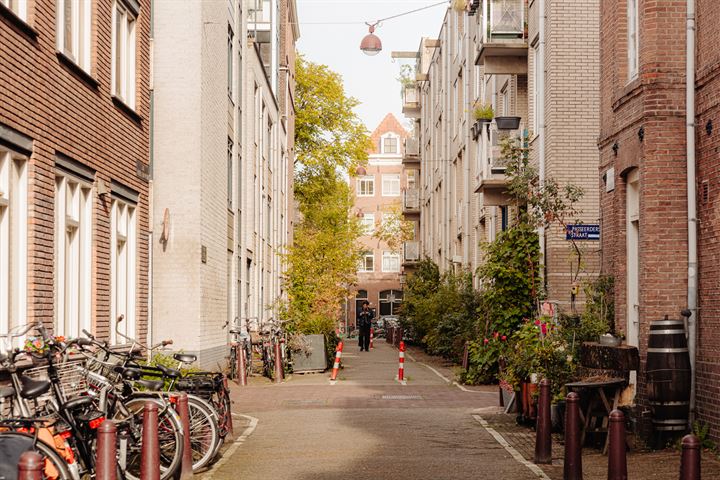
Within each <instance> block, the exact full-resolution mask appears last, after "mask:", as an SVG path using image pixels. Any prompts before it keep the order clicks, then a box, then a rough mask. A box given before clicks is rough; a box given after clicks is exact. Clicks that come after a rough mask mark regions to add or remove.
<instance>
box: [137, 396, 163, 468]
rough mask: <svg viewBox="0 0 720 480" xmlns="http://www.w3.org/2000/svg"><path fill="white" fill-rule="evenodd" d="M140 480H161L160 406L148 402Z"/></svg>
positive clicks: (144, 416)
mask: <svg viewBox="0 0 720 480" xmlns="http://www.w3.org/2000/svg"><path fill="white" fill-rule="evenodd" d="M140 478H142V480H160V442H159V440H158V405H157V403H155V402H146V403H145V411H144V413H143V430H142V454H141V456H140Z"/></svg>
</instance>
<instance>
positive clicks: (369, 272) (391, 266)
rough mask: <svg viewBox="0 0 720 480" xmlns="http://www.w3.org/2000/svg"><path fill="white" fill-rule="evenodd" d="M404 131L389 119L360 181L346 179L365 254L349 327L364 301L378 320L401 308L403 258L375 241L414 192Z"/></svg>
mask: <svg viewBox="0 0 720 480" xmlns="http://www.w3.org/2000/svg"><path fill="white" fill-rule="evenodd" d="M407 135H408V134H407V131H406V130H405V128H403V126H402V125H401V124H400V122H399V121H398V120H397V118H395V116H394V115H393V114H390V113H389V114H387V115H386V116H385V118H384V119H383V120H382V122H380V125H378V126H377V128H376V129H375V130H374V131H373V132H372V134H371V136H370V138H371V140H372V144H373V148H372V150H370V152H368V153H369V156H368V165H367V168H366V169H365V170H366V171H365V172H364V173H363V174H362V175H358V176H357V177H355V178H351V179H350V188H351V190H352V192H353V195H354V209H355V212H354V213H355V215H357V216H358V217H359V218H360V221H361V223H362V225H363V229H364V231H363V233H364V235H363V236H362V237H360V242H361V243H362V245H363V246H364V249H365V250H364V252H363V256H362V260H361V262H360V266H359V269H358V283H357V293H356V298H355V302H354V304H352V305H349V308H348V310H347V312H348V313H347V314H348V325H354V324H355V315H356V312H357V310H358V309H359V308H361V306H362V302H363V301H365V300H367V301H368V302H370V307H371V308H373V309H375V313H376V316H377V317H382V316H386V315H397V314H398V309H399V307H400V304H401V303H402V289H401V285H400V270H401V263H402V259H401V254H402V252H400V251H399V250H400V249H399V248H398V249H396V250H397V251H395V250H393V249H392V248H391V247H390V246H389V245H388V244H387V243H386V242H384V241H382V240H380V239H378V238H377V237H376V236H373V235H374V234H375V233H376V230H377V229H378V228H381V225H382V224H383V222H387V221H397V220H398V219H399V214H400V212H401V211H402V210H403V205H405V204H406V200H407V199H408V196H409V195H412V192H415V191H416V182H417V179H416V178H415V177H414V176H413V175H412V174H410V175H409V174H408V173H407V172H405V173H403V165H402V159H403V146H404V142H405V140H406V138H407Z"/></svg>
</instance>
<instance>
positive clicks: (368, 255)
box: [358, 250, 375, 273]
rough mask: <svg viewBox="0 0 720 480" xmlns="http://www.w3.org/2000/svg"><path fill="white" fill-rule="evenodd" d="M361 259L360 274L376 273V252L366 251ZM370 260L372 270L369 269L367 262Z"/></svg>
mask: <svg viewBox="0 0 720 480" xmlns="http://www.w3.org/2000/svg"><path fill="white" fill-rule="evenodd" d="M360 255H361V259H360V265H359V268H358V272H359V273H373V272H375V252H373V251H370V250H369V251H365V252H362V253H361V254H360ZM368 259H369V260H370V264H371V265H370V268H369V269H368V268H367V267H368V265H367V261H368Z"/></svg>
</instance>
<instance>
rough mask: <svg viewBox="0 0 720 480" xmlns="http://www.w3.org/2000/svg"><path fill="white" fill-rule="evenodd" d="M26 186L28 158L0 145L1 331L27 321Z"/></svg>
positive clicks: (4, 331) (6, 330) (5, 331)
mask: <svg viewBox="0 0 720 480" xmlns="http://www.w3.org/2000/svg"><path fill="white" fill-rule="evenodd" d="M27 189H28V184H27V159H26V158H25V157H24V156H22V155H18V154H16V153H15V152H10V151H8V150H4V149H2V148H0V333H8V331H9V330H10V329H12V328H15V327H18V326H21V325H25V324H26V323H27V256H28V229H27V224H28V200H27V198H28V190H27ZM16 346H18V345H16ZM4 347H9V345H5V346H4Z"/></svg>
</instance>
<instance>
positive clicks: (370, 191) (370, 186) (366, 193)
mask: <svg viewBox="0 0 720 480" xmlns="http://www.w3.org/2000/svg"><path fill="white" fill-rule="evenodd" d="M363 187H367V188H366V189H364V188H363ZM357 196H358V197H374V196H375V175H362V176H360V177H358V178H357Z"/></svg>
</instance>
